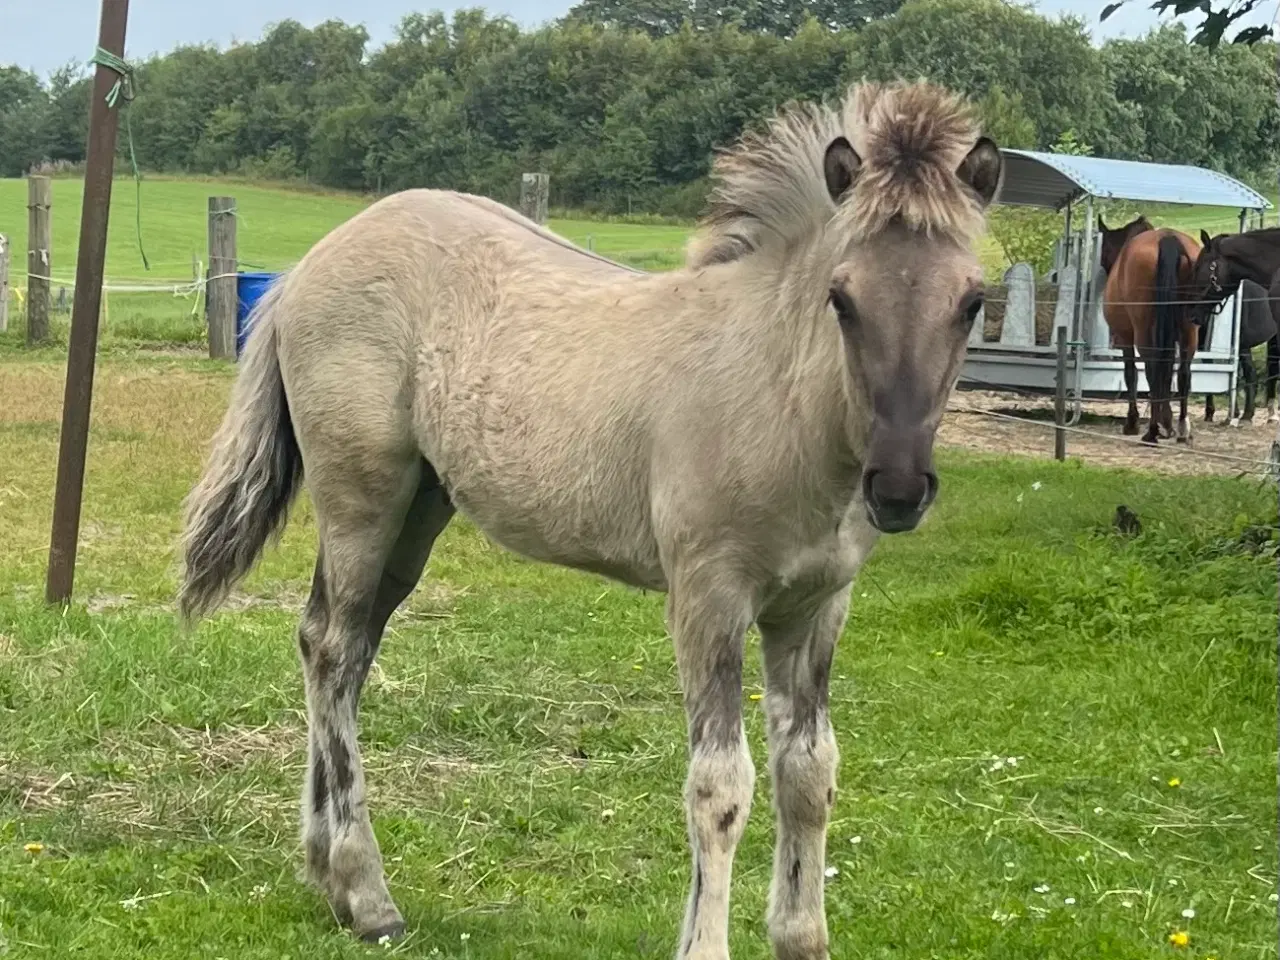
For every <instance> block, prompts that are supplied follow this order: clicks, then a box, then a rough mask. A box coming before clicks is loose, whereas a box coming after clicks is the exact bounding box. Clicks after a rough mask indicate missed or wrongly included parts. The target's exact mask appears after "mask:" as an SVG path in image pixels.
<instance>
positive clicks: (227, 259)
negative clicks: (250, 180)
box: [204, 197, 239, 360]
mask: <svg viewBox="0 0 1280 960" xmlns="http://www.w3.org/2000/svg"><path fill="white" fill-rule="evenodd" d="M238 266H239V265H238V262H237V259H236V198H235V197H210V198H209V273H208V280H207V282H206V283H205V288H204V303H205V312H206V313H207V314H208V316H209V356H210V357H212V358H213V359H215V360H234V359H235V357H236V305H237V304H236V270H237V269H238Z"/></svg>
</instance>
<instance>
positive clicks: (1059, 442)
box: [1053, 325, 1067, 460]
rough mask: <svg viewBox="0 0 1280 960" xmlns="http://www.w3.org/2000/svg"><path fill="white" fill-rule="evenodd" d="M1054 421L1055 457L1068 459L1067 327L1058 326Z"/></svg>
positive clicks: (1056, 458)
mask: <svg viewBox="0 0 1280 960" xmlns="http://www.w3.org/2000/svg"><path fill="white" fill-rule="evenodd" d="M1054 387H1055V388H1056V389H1055V392H1054V398H1053V422H1054V423H1055V424H1057V426H1056V427H1055V428H1054V430H1053V459H1055V460H1065V459H1067V431H1066V429H1065V428H1066V425H1067V328H1066V326H1065V325H1063V326H1060V327H1058V376H1057V380H1056V382H1055V383H1054Z"/></svg>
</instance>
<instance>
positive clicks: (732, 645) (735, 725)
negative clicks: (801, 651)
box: [667, 577, 755, 960]
mask: <svg viewBox="0 0 1280 960" xmlns="http://www.w3.org/2000/svg"><path fill="white" fill-rule="evenodd" d="M667 615H668V620H669V622H670V625H671V633H672V636H673V638H674V640H675V647H676V661H677V664H678V666H679V668H680V682H681V686H682V687H683V689H684V703H685V712H686V714H687V715H688V722H689V776H688V779H687V780H686V781H685V809H686V814H687V822H688V828H689V843H690V846H691V847H692V848H693V885H692V888H691V890H690V892H689V901H688V906H687V908H686V910H685V918H684V925H683V928H682V931H681V934H680V946H679V950H678V953H677V956H679V957H681V958H690V960H728V957H729V881H730V876H731V874H732V871H733V856H734V852H735V851H736V850H737V847H738V841H739V840H740V839H741V838H742V832H743V829H744V828H745V827H746V823H747V814H748V813H749V812H750V810H751V794H752V791H753V787H754V783H755V767H754V765H753V764H752V762H751V753H750V751H748V749H747V741H746V737H745V735H744V734H743V730H742V646H743V641H744V639H745V637H746V632H747V628H748V627H749V626H750V624H751V618H752V611H751V610H750V607H749V604H748V603H747V600H746V598H745V596H744V595H743V594H741V593H739V592H737V591H735V590H733V589H725V588H723V587H722V586H717V585H714V584H711V583H707V582H705V578H703V577H699V578H697V581H696V582H689V581H684V582H681V581H680V580H679V579H678V578H676V579H673V582H672V584H671V593H670V599H669V600H668V604H667Z"/></svg>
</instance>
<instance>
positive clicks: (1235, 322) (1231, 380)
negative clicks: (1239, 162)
mask: <svg viewBox="0 0 1280 960" xmlns="http://www.w3.org/2000/svg"><path fill="white" fill-rule="evenodd" d="M1248 215H1249V211H1248V210H1241V211H1240V232H1241V233H1244V230H1245V224H1246V222H1247V221H1246V219H1245V218H1246V217H1248ZM1242 299H1243V297H1242V295H1241V292H1240V291H1239V290H1238V289H1237V291H1236V296H1235V299H1234V300H1233V301H1232V302H1233V303H1234V307H1233V308H1232V310H1231V367H1230V370H1229V372H1228V373H1227V386H1228V390H1227V422H1228V423H1235V422H1236V417H1237V416H1239V414H1240V411H1239V408H1238V407H1237V406H1236V390H1237V389H1238V388H1239V386H1240V314H1241V307H1243V304H1242V303H1241V302H1240V301H1241V300H1242Z"/></svg>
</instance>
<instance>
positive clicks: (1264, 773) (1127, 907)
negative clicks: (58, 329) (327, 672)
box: [0, 357, 1277, 960]
mask: <svg viewBox="0 0 1280 960" xmlns="http://www.w3.org/2000/svg"><path fill="white" fill-rule="evenodd" d="M98 382H99V394H98V397H97V406H96V409H95V433H94V438H93V443H92V446H91V460H90V471H89V477H88V485H87V489H86V497H85V514H84V516H85V523H84V534H83V547H82V550H81V555H80V568H79V574H78V580H77V595H78V598H79V600H78V602H77V604H76V605H75V606H73V607H72V608H71V609H70V610H69V611H68V612H67V613H65V614H63V613H59V612H56V611H51V610H49V609H46V608H45V607H44V606H43V604H42V603H41V601H40V586H39V585H40V584H41V583H42V581H43V568H44V561H45V544H46V542H47V535H48V525H49V505H50V500H51V497H50V490H51V488H52V479H53V473H52V471H53V464H54V462H55V452H56V439H57V425H56V421H55V416H56V409H57V398H58V396H59V395H60V376H59V369H58V367H57V366H56V365H55V364H54V363H51V362H40V361H33V362H27V363H22V364H13V363H6V364H2V365H0V396H3V397H4V404H3V405H2V406H0V447H3V449H4V450H5V451H6V455H5V457H4V458H2V459H0V544H3V555H2V558H0V711H2V712H0V717H2V718H3V721H2V722H0V837H2V838H3V842H2V844H0V938H2V939H0V943H4V944H6V945H7V948H8V954H7V956H22V957H26V956H30V957H44V956H59V957H61V956H67V957H75V956H85V957H104V958H125V957H142V956H145V957H148V958H174V960H177V958H183V960H185V958H188V957H192V956H209V957H216V956H224V957H241V958H264V960H265V958H273V960H274V958H278V957H300V956H306V957H334V958H336V957H357V956H363V955H366V954H368V953H370V952H372V951H371V950H370V948H365V947H361V946H359V945H357V944H354V943H352V942H349V941H348V940H347V939H346V938H344V937H343V936H342V935H341V934H340V933H338V932H337V931H336V929H335V928H334V925H333V924H332V922H331V920H330V918H329V916H328V913H327V910H326V908H325V907H324V906H323V904H322V902H321V901H320V900H319V899H318V898H317V897H316V896H315V895H313V894H312V893H311V892H309V891H308V890H306V889H304V888H303V887H302V886H301V885H299V884H298V883H297V882H296V881H295V879H294V871H295V868H296V867H297V866H298V863H299V857H298V853H297V850H296V846H297V844H296V834H295V825H294V820H295V806H296V802H295V799H294V797H295V794H296V791H297V787H298V783H299V779H300V776H301V770H302V764H303V762H304V748H303V729H304V727H303V717H302V713H301V707H302V694H301V685H300V681H299V673H298V670H297V667H296V662H295V655H294V652H293V643H292V639H291V634H292V629H293V626H294V623H295V615H296V609H297V608H298V606H299V604H300V603H301V600H302V597H303V594H304V591H305V589H306V587H307V582H308V579H309V571H310V567H311V563H312V561H313V558H314V552H313V551H314V546H313V543H314V531H313V527H312V517H311V514H310V512H309V510H308V509H307V507H306V505H305V503H304V504H303V506H302V508H301V509H300V510H299V511H298V512H297V513H296V514H295V519H294V522H293V524H292V526H291V527H290V530H289V532H288V533H287V535H286V537H285V539H284V541H283V543H282V544H281V546H280V548H279V549H277V550H274V551H272V552H271V553H269V555H268V556H267V558H266V560H265V562H264V564H263V565H262V567H261V568H260V569H259V570H258V571H257V572H256V573H255V574H254V575H253V576H252V577H251V579H250V580H249V581H248V583H247V584H246V586H245V588H244V590H243V591H242V593H241V594H239V595H238V596H237V598H236V602H235V603H233V605H232V607H231V608H230V610H229V611H228V612H225V613H223V614H221V615H219V616H218V617H216V618H215V619H214V620H212V621H211V622H209V623H207V624H206V625H204V626H203V627H202V628H201V629H199V630H198V631H197V632H195V633H194V634H192V635H182V634H180V633H179V632H178V631H177V629H176V626H175V622H174V619H173V615H172V612H171V607H170V601H171V597H172V590H173V584H174V579H173V570H174V565H175V558H174V555H173V552H172V543H173V538H174V536H175V534H176V532H177V526H176V524H177V516H178V504H179V500H180V499H181V497H182V496H183V495H184V493H185V491H186V490H187V488H188V486H189V484H190V483H191V481H192V480H193V479H194V477H195V475H196V472H197V469H198V466H199V463H200V460H201V458H202V456H203V450H204V445H205V442H206V438H207V437H208V436H209V435H210V433H211V431H212V430H213V428H214V425H215V423H216V421H217V419H218V418H219V416H220V414H221V411H222V409H223V405H224V403H225V398H226V395H227V389H228V386H229V382H230V373H229V371H228V370H226V369H225V368H216V367H214V366H212V365H210V364H207V363H202V362H187V361H175V360H162V359H136V360H132V359H128V358H124V357H117V358H109V359H107V360H106V361H104V365H103V368H102V371H101V374H100V376H99V381H98ZM941 474H942V489H943V496H942V500H941V502H940V504H939V506H938V508H937V511H936V513H935V514H934V515H933V516H932V518H931V521H930V522H929V523H928V524H927V525H926V526H925V527H924V528H923V529H922V530H921V531H920V532H919V533H917V534H913V535H910V536H905V537H901V538H892V539H887V540H885V541H884V542H883V543H882V544H881V547H880V548H879V550H878V552H877V554H876V555H875V557H874V559H873V561H872V562H871V564H870V565H869V566H868V568H867V570H866V574H865V576H864V577H862V578H861V580H860V582H859V583H858V584H857V585H856V586H855V595H854V596H855V604H854V611H853V614H852V618H851V622H850V625H849V628H848V630H847V633H846V635H845V637H844V639H843V641H842V646H841V649H840V652H839V656H838V660H837V664H836V670H835V673H836V680H835V681H834V689H833V698H834V704H835V705H834V715H835V723H836V727H837V730H838V733H839V740H840V744H841V749H842V754H843V757H842V764H841V773H840V783H841V792H840V795H839V798H838V800H837V804H836V808H835V813H834V823H833V825H832V830H831V846H830V857H829V861H830V865H831V866H833V867H835V868H836V869H837V870H838V871H839V873H838V875H836V876H834V877H832V878H831V880H830V881H829V884H830V886H829V912H830V917H831V926H832V935H833V955H834V956H836V957H866V958H873V957H874V958H887V957H901V958H911V960H915V958H921V957H938V958H975V960H976V958H989V957H1000V958H1003V960H1024V958H1025V960H1033V958H1034V960H1047V958H1063V960H1065V958H1072V960H1076V958H1080V957H1107V958H1157V957H1164V956H1171V955H1173V953H1174V952H1175V951H1174V948H1172V947H1170V946H1169V944H1168V937H1169V935H1170V934H1171V933H1173V932H1175V931H1186V932H1189V934H1190V937H1191V945H1190V947H1189V948H1188V949H1187V950H1185V951H1180V952H1179V953H1180V955H1185V956H1192V957H1197V958H1205V957H1211V956H1212V957H1218V958H1265V957H1274V956H1275V955H1276V952H1275V915H1276V904H1275V902H1274V891H1275V889H1276V887H1275V881H1276V868H1277V864H1276V840H1277V838H1276V821H1275V783H1276V749H1277V743H1276V684H1275V672H1276V650H1275V629H1276V574H1275V567H1274V563H1273V561H1272V560H1270V559H1268V558H1267V557H1265V556H1261V555H1258V554H1257V553H1255V552H1253V551H1251V550H1250V549H1248V548H1246V547H1245V546H1242V545H1241V538H1240V536H1239V535H1240V533H1241V532H1242V531H1246V530H1247V529H1248V528H1249V526H1250V524H1252V523H1254V522H1257V521H1260V520H1263V519H1264V518H1268V517H1270V518H1272V522H1273V518H1274V512H1273V511H1274V496H1275V494H1274V490H1273V489H1272V490H1267V489H1260V488H1258V487H1257V485H1256V484H1253V483H1246V482H1240V481H1233V480H1224V479H1195V480H1192V479H1186V478H1179V479H1173V478H1157V477H1152V476H1143V475H1139V474H1126V473H1120V472H1115V471H1103V470H1091V469H1088V468H1084V467H1081V466H1079V465H1055V464H1050V463H1044V462H1032V461H1015V460H1002V459H995V458H983V457H978V456H974V455H966V454H963V453H959V452H949V453H947V454H946V455H945V456H944V457H943V460H942V464H941ZM1118 502H1124V503H1127V504H1129V505H1131V506H1132V507H1134V508H1135V509H1136V510H1137V511H1138V512H1139V513H1140V514H1141V516H1142V518H1143V520H1144V523H1145V526H1146V532H1145V533H1144V535H1143V536H1142V537H1140V538H1138V539H1136V540H1129V539H1125V538H1122V537H1119V536H1117V535H1115V534H1113V533H1112V532H1111V530H1110V526H1109V520H1110V514H1111V511H1112V510H1113V509H1114V506H1115V504H1116V503H1118ZM1269 535H1270V536H1271V537H1272V538H1274V537H1275V536H1276V534H1275V532H1274V531H1272V532H1271V533H1270V534H1269ZM1244 539H1245V540H1246V541H1247V540H1248V539H1249V535H1248V534H1247V533H1246V536H1245V538H1244ZM747 685H748V693H756V692H758V691H759V689H760V678H759V675H758V672H757V671H756V670H755V669H754V666H753V667H752V668H751V669H750V670H749V673H748V677H747ZM745 706H746V707H747V708H748V709H747V715H748V718H749V719H748V722H749V734H750V737H751V739H752V742H753V747H754V750H755V754H756V763H757V766H758V767H759V768H760V769H761V770H762V771H763V770H764V769H765V765H764V760H765V758H764V756H763V751H762V749H761V742H762V723H761V717H760V712H759V704H758V703H756V702H754V701H753V700H748V702H747V703H746V704H745ZM362 725H363V729H362V736H363V741H364V743H365V745H366V747H367V762H368V767H369V777H370V783H371V785H372V786H371V790H372V800H371V802H372V805H373V811H374V819H375V824H376V829H377V831H378V833H379V837H380V841H381V844H382V846H383V850H384V853H385V855H386V856H387V858H388V864H389V869H390V870H391V872H392V880H391V884H392V888H393V891H394V892H395V894H396V895H397V897H398V898H399V901H400V904H401V906H402V908H403V910H404V911H405V913H406V916H407V917H408V919H409V920H410V922H411V924H412V926H413V928H414V930H415V933H414V936H413V937H412V938H411V939H410V940H409V941H408V942H407V943H406V944H405V945H404V946H403V947H401V948H400V951H401V953H402V955H405V956H416V957H428V956H435V955H437V954H436V953H435V952H434V951H436V950H438V951H439V953H440V955H443V956H452V957H466V958H475V960H479V958H500V957H502V958H507V957H509V958H516V957H529V956H534V957H566V958H567V957H584V956H590V957H634V956H643V957H649V956H653V957H658V956H667V955H669V952H670V950H671V949H672V943H673V938H674V936H675V932H676V925H677V923H678V920H679V914H680V911H681V909H682V903H683V899H682V898H683V896H684V892H685V884H686V881H687V865H686V852H685V839H684V827H683V824H682V813H681V800H680V783H681V780H682V777H683V771H684V744H683V714H682V711H681V709H680V700H679V694H678V688H677V682H676V675H675V671H674V665H673V662H672V654H671V650H670V646H669V642H668V641H667V640H666V639H665V635H664V628H663V623H662V618H661V600H660V598H659V597H656V596H653V595H644V594H641V593H638V592H634V591H629V590H626V589H623V588H620V587H616V586H612V585H610V584H608V583H606V582H604V581H602V580H600V579H598V578H595V577H590V576H586V575H580V574H575V573H570V572H567V571H561V570H557V569H552V568H548V567H543V566H538V565H534V564H530V563H525V562H523V561H521V560H518V559H516V558H514V557H512V556H510V555H508V554H505V553H503V552H501V551H499V550H497V549H496V548H494V547H492V546H490V545H489V544H488V543H487V541H485V540H484V539H483V538H482V537H481V536H479V535H478V534H477V533H476V532H475V531H474V530H473V529H472V528H470V527H469V526H467V525H466V524H465V523H459V524H457V525H456V526H454V527H453V528H451V530H450V531H449V532H448V533H447V534H446V536H445V537H444V538H443V540H442V541H441V543H440V544H439V545H438V547H437V550H436V554H435V556H434V557H433V559H432V564H431V567H430V569H429V572H428V576H427V578H426V580H425V581H424V584H423V585H422V586H421V587H420V588H419V590H418V592H417V593H416V594H415V595H414V597H413V598H412V599H411V601H410V602H409V605H408V609H407V611H406V612H404V613H403V614H402V615H400V616H398V617H397V619H396V620H395V622H394V623H393V627H392V631H391V635H390V636H389V639H388V640H387V642H386V644H385V645H384V654H383V656H382V657H381V659H380V666H379V668H378V669H377V670H376V671H375V673H374V675H373V677H372V679H371V681H370V683H369V686H368V688H367V693H366V697H365V699H364V704H363V712H362ZM1010 758H1016V759H1010ZM767 808H768V784H767V778H766V777H764V776H763V775H762V776H761V778H760V780H759V786H758V791H757V798H756V810H755V815H754V816H753V819H752V822H751V826H750V828H749V830H748V833H747V836H746V839H745V841H744V844H743V847H742V849H741V853H740V856H739V861H738V869H737V871H736V873H735V879H736V898H735V902H734V907H733V944H734V947H735V950H736V951H737V952H736V953H735V956H738V957H764V956H766V955H767V948H766V944H765V940H764V937H763V929H762V916H763V903H764V895H765V891H766V888H767V880H768V869H769V857H770V843H771V835H772V829H771V825H770V823H769V815H768V813H767ZM607 811H611V813H610V812H607ZM33 844H38V845H40V846H39V848H38V849H37V847H34V846H28V845H33ZM1185 910H1194V911H1195V917H1194V919H1186V918H1184V916H1183V911H1185Z"/></svg>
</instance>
